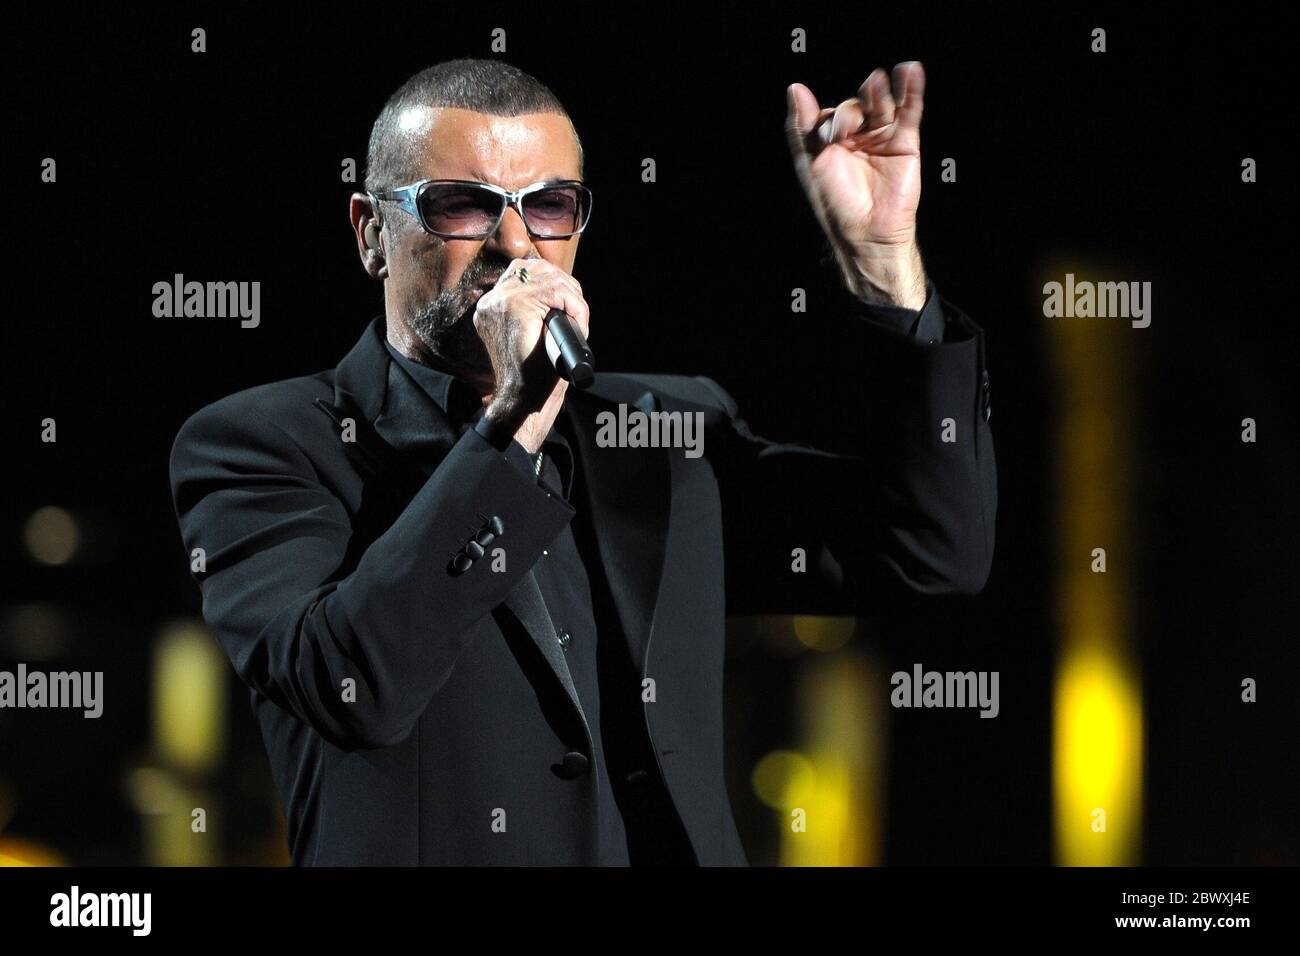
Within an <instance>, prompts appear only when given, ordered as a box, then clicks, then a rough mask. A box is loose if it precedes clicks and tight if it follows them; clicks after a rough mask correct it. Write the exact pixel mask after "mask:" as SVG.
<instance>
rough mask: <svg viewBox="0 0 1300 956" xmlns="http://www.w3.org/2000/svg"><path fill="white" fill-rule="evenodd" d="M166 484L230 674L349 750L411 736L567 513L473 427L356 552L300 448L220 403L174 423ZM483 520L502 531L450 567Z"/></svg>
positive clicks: (340, 507)
mask: <svg viewBox="0 0 1300 956" xmlns="http://www.w3.org/2000/svg"><path fill="white" fill-rule="evenodd" d="M171 486H172V495H173V500H174V503H175V507H176V513H177V518H178V520H179V522H180V529H181V537H182V539H183V541H184V544H185V548H186V550H187V551H188V552H190V554H191V556H193V555H194V553H195V549H199V548H201V549H203V552H204V561H205V563H206V568H205V569H204V570H203V571H201V572H198V573H197V577H198V581H199V585H200V588H201V591H202V595H203V616H204V618H205V620H206V621H207V623H208V626H209V627H210V628H211V629H212V630H213V632H214V633H215V635H216V637H217V639H218V641H219V642H220V643H221V644H222V646H223V647H224V649H225V651H226V653H227V654H228V655H229V657H230V660H231V662H232V663H233V664H234V667H235V670H236V671H237V672H238V674H239V675H240V677H241V678H242V679H243V680H244V681H245V682H246V683H247V684H249V685H250V686H251V687H253V688H254V689H256V690H257V691H259V692H261V693H262V694H264V695H265V696H267V697H268V698H269V699H270V700H272V701H273V702H275V703H276V704H278V705H279V706H281V707H283V708H285V709H287V710H288V711H290V712H291V713H293V714H295V715H297V716H298V717H299V718H301V719H302V720H303V721H305V722H306V723H307V724H309V725H310V726H311V727H313V728H314V729H315V730H316V731H318V732H319V733H320V734H321V735H322V736H323V737H324V738H325V739H327V740H329V741H330V742H331V743H333V744H335V745H336V746H339V747H342V748H344V749H358V748H372V747H383V746H388V745H391V744H394V743H397V742H399V741H401V740H402V739H404V738H405V737H406V736H407V735H408V734H409V733H410V732H411V730H412V728H413V727H414V725H415V722H416V721H417V719H418V718H419V716H420V714H421V713H423V711H424V710H425V708H426V707H427V705H428V703H429V701H430V700H431V699H432V697H433V695H434V693H435V692H436V691H437V689H438V688H439V687H440V686H441V685H442V684H443V682H444V681H445V680H446V679H447V677H448V675H449V674H450V672H451V669H452V667H453V665H454V664H455V662H456V659H457V657H458V655H459V654H460V652H461V650H462V649H463V647H464V646H465V645H466V642H467V641H468V640H469V638H470V637H471V636H472V633H473V631H474V625H475V623H476V622H477V621H479V620H480V619H481V618H483V617H484V616H485V615H487V614H488V613H489V612H490V611H491V610H492V608H494V607H495V606H496V605H497V604H499V603H500V602H501V601H502V600H503V599H504V598H505V597H506V595H507V594H508V592H509V591H510V590H511V589H512V588H513V587H514V586H515V584H516V583H518V581H519V580H520V578H521V577H522V576H523V575H524V574H526V573H527V571H528V569H529V568H530V567H532V565H533V564H534V563H535V562H536V560H537V558H538V557H539V556H540V554H541V552H542V549H543V548H545V547H547V546H548V545H549V543H550V542H551V541H552V540H553V539H554V538H555V536H556V535H557V534H558V533H559V532H560V531H561V530H562V529H563V527H564V525H565V524H566V523H567V522H568V521H569V519H570V518H571V517H572V516H573V513H574V512H573V509H572V508H571V507H570V506H569V505H568V504H567V503H566V502H564V501H563V499H561V498H557V497H554V496H552V495H551V494H550V493H549V492H547V491H546V490H545V489H544V488H542V487H540V486H539V485H538V484H537V482H536V481H533V480H531V479H530V476H528V475H526V474H524V473H522V472H521V471H520V470H519V469H517V468H516V467H514V466H513V465H511V464H510V463H509V462H507V461H506V459H505V458H504V457H503V456H502V455H501V453H500V452H498V451H497V450H495V449H494V448H492V447H491V446H490V445H489V444H488V443H487V442H486V440H485V439H484V438H483V437H482V436H481V435H479V434H478V433H477V432H475V431H474V430H472V429H469V430H467V431H466V432H465V433H464V434H463V435H462V436H461V437H460V440H459V441H458V442H457V443H456V444H455V445H454V446H453V447H452V449H451V451H450V452H449V453H448V454H447V456H446V458H445V459H444V460H443V461H442V462H441V463H440V464H439V465H438V467H437V468H436V469H435V470H434V471H433V472H432V474H430V476H429V478H428V480H427V481H426V482H425V483H424V485H423V486H422V487H421V488H420V489H419V491H418V492H417V493H416V494H415V496H414V497H413V498H412V499H411V500H410V502H409V503H408V504H407V505H406V507H405V510H403V511H402V513H401V514H400V515H399V516H398V518H397V519H396V521H394V522H393V524H392V525H391V526H390V527H389V528H388V530H387V531H386V532H384V533H383V534H382V535H381V536H379V537H377V538H376V539H375V540H374V541H373V542H372V543H370V544H369V546H368V547H367V548H366V549H365V550H364V552H363V553H361V554H360V556H359V558H358V557H357V556H356V555H355V554H353V553H352V552H351V551H350V542H351V539H352V537H353V534H354V529H353V522H352V520H351V519H350V516H349V514H348V511H347V509H346V508H345V506H344V503H343V502H342V501H341V500H340V499H339V497H337V496H336V495H335V494H333V493H332V492H331V491H330V490H329V489H327V488H326V487H325V486H324V485H323V484H322V483H321V481H320V479H319V477H318V475H317V472H316V469H315V467H314V466H313V465H312V463H311V461H310V459H309V458H308V457H307V455H306V454H305V453H304V452H303V451H302V449H301V448H300V447H299V446H298V444H297V443H296V442H295V441H294V440H293V439H292V438H291V437H290V436H289V435H288V434H287V433H286V432H285V431H283V430H282V429H281V428H279V427H278V426H277V425H276V424H274V423H272V422H271V421H269V420H267V419H266V418H264V417H262V416H261V415H259V414H257V413H256V412H249V411H248V410H247V409H244V410H242V412H237V411H236V410H234V409H227V408H223V404H222V403H217V404H216V405H213V406H209V407H208V408H206V409H204V410H202V411H201V412H199V413H197V414H196V415H195V416H193V417H192V418H191V419H190V420H189V421H187V422H186V423H185V425H184V426H183V427H182V429H181V431H180V433H179V435H178V436H177V439H176V442H175V444H174V446H173V449H172V456H171ZM493 517H495V518H497V519H498V520H499V521H500V524H501V528H502V534H501V535H500V537H498V538H496V539H495V540H494V541H492V542H490V543H489V544H488V546H487V548H486V549H485V550H486V552H487V553H486V555H485V556H484V557H483V558H482V559H480V560H478V561H476V562H475V563H473V564H472V565H471V566H470V568H469V569H468V570H466V571H463V572H459V573H458V572H457V571H456V569H455V568H454V567H453V566H452V564H451V559H452V558H453V556H454V555H456V554H457V553H459V552H460V551H461V550H462V548H463V546H464V545H465V544H466V542H467V541H469V540H470V539H471V538H473V536H474V535H475V533H476V532H477V531H478V530H480V529H482V528H483V527H484V525H485V523H486V522H487V521H488V519H490V518H493ZM352 547H355V545H352ZM496 547H501V548H503V549H504V550H505V551H506V555H507V557H506V561H505V570H501V571H494V570H493V568H492V566H491V565H492V563H493V562H492V551H493V549H494V548H496ZM191 566H192V567H193V564H192V565H191Z"/></svg>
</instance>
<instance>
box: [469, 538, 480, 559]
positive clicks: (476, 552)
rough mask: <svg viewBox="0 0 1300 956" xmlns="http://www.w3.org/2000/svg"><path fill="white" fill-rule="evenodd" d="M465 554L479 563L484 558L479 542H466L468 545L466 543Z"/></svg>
mask: <svg viewBox="0 0 1300 956" xmlns="http://www.w3.org/2000/svg"><path fill="white" fill-rule="evenodd" d="M465 553H466V554H468V555H469V556H470V557H471V558H473V559H474V560H475V561H477V560H478V559H479V558H481V557H483V549H482V548H481V547H480V546H479V544H478V542H477V541H468V542H466V543H465Z"/></svg>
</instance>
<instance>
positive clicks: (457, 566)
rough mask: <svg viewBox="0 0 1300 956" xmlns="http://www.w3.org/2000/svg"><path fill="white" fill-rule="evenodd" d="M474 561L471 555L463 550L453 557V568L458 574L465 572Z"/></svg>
mask: <svg viewBox="0 0 1300 956" xmlns="http://www.w3.org/2000/svg"><path fill="white" fill-rule="evenodd" d="M473 563H474V562H473V561H471V560H470V557H469V555H468V554H465V553H464V552H461V553H460V554H458V555H456V557H454V558H452V559H451V566H452V569H453V570H454V571H455V572H456V573H457V574H464V573H465V572H466V571H468V570H469V569H470V566H471V565H473Z"/></svg>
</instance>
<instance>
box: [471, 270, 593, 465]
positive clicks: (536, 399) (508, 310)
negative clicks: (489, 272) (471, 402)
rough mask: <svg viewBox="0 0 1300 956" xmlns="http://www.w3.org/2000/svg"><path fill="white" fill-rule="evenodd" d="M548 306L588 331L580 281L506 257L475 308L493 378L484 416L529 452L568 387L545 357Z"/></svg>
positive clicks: (537, 443) (542, 437) (543, 436)
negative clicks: (506, 263)
mask: <svg viewBox="0 0 1300 956" xmlns="http://www.w3.org/2000/svg"><path fill="white" fill-rule="evenodd" d="M552 309H560V310H562V311H563V312H565V313H566V314H567V315H568V316H569V317H570V318H571V319H572V320H573V324H574V325H575V326H576V327H577V329H578V330H579V331H580V332H581V333H582V336H583V338H584V339H586V338H587V336H588V335H589V334H590V333H589V331H588V329H589V323H590V315H591V313H590V310H589V309H588V308H587V301H586V299H584V298H583V297H582V285H581V284H580V283H579V282H578V280H577V279H575V278H574V277H573V276H571V275H570V274H569V273H567V272H565V271H564V270H563V269H561V268H560V267H559V266H557V265H554V264H553V263H551V262H548V261H547V260H545V259H542V258H533V259H513V260H511V262H510V265H509V266H508V267H507V268H506V270H505V272H503V273H502V274H501V278H500V279H498V280H497V283H496V285H495V286H493V287H492V288H491V289H489V290H488V291H487V292H484V293H483V295H482V296H481V297H480V298H479V300H478V305H477V306H476V308H475V310H474V328H475V330H476V331H477V332H478V335H479V338H481V339H482V340H483V345H484V347H485V348H486V349H487V353H488V358H489V359H490V360H491V362H492V372H493V375H494V378H495V382H496V384H495V386H494V387H493V390H492V393H491V394H490V395H489V396H488V398H487V399H486V401H487V402H488V405H487V408H486V409H485V410H484V413H483V414H484V417H485V418H487V419H488V420H489V421H491V422H493V423H494V424H496V425H498V426H499V427H501V428H504V429H506V430H508V431H509V432H510V433H512V434H513V435H514V438H515V441H517V442H519V444H521V445H522V446H523V447H524V448H525V449H526V450H527V451H528V452H529V454H536V453H537V451H538V450H539V449H540V448H541V447H542V442H544V441H545V440H546V436H547V434H548V433H549V432H550V430H551V426H552V425H553V424H554V423H555V419H556V416H557V415H559V413H560V408H561V406H562V405H563V404H564V396H565V393H566V392H567V391H568V388H569V383H568V382H567V381H565V380H564V379H563V378H561V377H560V375H559V374H558V373H557V371H556V368H555V366H554V365H553V364H552V362H551V359H550V358H549V357H548V355H547V349H546V338H547V330H546V318H547V316H548V315H549V314H550V312H551V310H552Z"/></svg>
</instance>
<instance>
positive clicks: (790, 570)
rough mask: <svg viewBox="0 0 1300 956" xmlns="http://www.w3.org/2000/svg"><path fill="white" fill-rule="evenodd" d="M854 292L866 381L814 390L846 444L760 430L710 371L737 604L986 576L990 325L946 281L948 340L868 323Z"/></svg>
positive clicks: (754, 608)
mask: <svg viewBox="0 0 1300 956" xmlns="http://www.w3.org/2000/svg"><path fill="white" fill-rule="evenodd" d="M849 298H851V297H847V296H845V297H844V298H843V299H842V304H843V306H844V307H845V309H846V310H847V311H850V312H852V313H853V314H854V315H855V316H856V317H857V318H858V319H859V325H858V328H857V329H856V330H855V331H856V334H857V335H859V336H860V345H861V350H860V353H858V352H855V355H857V356H858V357H855V358H853V359H852V360H851V361H852V363H853V364H854V366H855V372H856V375H857V379H858V380H857V381H856V382H855V383H854V385H855V386H856V387H854V388H850V389H848V390H843V391H846V392H847V396H846V395H839V396H835V397H833V398H832V397H830V391H829V390H828V391H826V392H824V393H820V394H817V395H816V396H812V395H807V396H803V397H804V398H806V399H813V400H814V401H815V400H821V401H822V402H823V403H824V404H823V406H822V414H827V415H832V416H834V417H835V418H836V420H837V421H838V422H839V425H838V426H837V430H838V431H839V432H840V433H841V436H842V438H843V443H844V445H845V446H846V447H845V448H844V449H842V450H840V451H836V452H830V451H824V450H819V449H816V448H812V447H810V446H807V445H802V444H797V443H784V444H783V443H777V442H773V441H769V440H767V439H765V438H762V437H760V436H757V435H755V434H754V433H753V432H752V431H751V430H750V428H749V426H748V424H747V423H746V422H745V420H744V419H743V418H741V417H740V415H739V413H738V409H737V406H736V402H735V400H734V399H733V398H732V397H731V396H730V395H728V394H727V393H726V392H725V391H724V390H723V389H722V388H721V387H720V386H719V385H718V384H717V383H716V382H713V381H712V380H710V379H701V381H703V382H704V383H705V384H706V385H707V386H708V387H709V388H710V389H711V390H712V391H713V392H714V394H715V396H716V397H717V399H718V400H719V401H720V402H721V404H722V405H723V407H724V409H725V411H726V414H727V415H728V416H729V418H730V420H731V421H730V428H728V429H726V430H724V432H723V435H724V438H723V440H724V442H725V443H726V446H727V447H726V451H725V453H724V454H723V455H722V456H721V458H722V464H723V467H722V469H721V474H720V483H721V487H722V493H723V514H724V531H725V534H726V553H727V565H728V566H727V580H728V592H729V593H728V608H729V611H730V612H731V613H794V612H802V613H843V614H859V613H864V612H866V611H867V610H868V609H869V608H871V607H872V606H873V604H874V603H875V602H877V601H879V599H880V598H881V596H882V595H883V594H885V593H887V592H888V591H890V590H897V589H902V590H903V591H905V592H910V593H915V594H924V595H936V594H977V593H979V592H980V591H981V590H982V589H983V587H984V584H985V582H986V580H987V578H988V575H989V570H990V567H991V564H992V557H993V539H994V519H995V516H996V511H997V470H996V462H995V459H994V453H993V436H992V432H991V431H990V430H989V425H988V413H989V409H988V403H987V396H988V388H987V381H988V378H987V371H986V369H985V367H984V356H983V353H984V347H983V346H984V342H983V334H984V333H983V331H982V330H981V329H980V328H979V327H978V326H976V325H975V324H974V323H973V322H972V321H971V320H970V319H969V317H968V316H966V315H965V313H963V312H961V310H959V309H957V308H956V307H955V306H953V305H952V304H951V303H949V302H947V301H946V300H942V299H941V298H940V297H939V296H938V293H937V290H933V289H932V295H931V299H930V300H928V301H927V305H926V309H925V311H926V312H929V313H930V315H931V316H932V318H930V319H928V321H930V322H933V321H934V318H937V319H938V320H939V322H940V326H939V328H941V329H942V330H943V331H942V334H943V335H944V338H943V339H942V340H939V341H933V342H930V341H927V340H926V339H923V338H918V337H916V336H915V335H913V334H905V333H903V332H901V331H896V330H893V329H890V328H887V327H885V326H883V325H882V324H881V323H879V322H870V321H868V322H862V321H861V319H863V318H867V319H870V318H873V316H872V315H871V314H870V312H869V307H862V304H861V303H860V302H857V300H852V301H853V302H854V303H856V304H857V306H858V307H859V308H856V309H855V308H853V307H852V306H851V305H850V303H849V302H848V301H847V300H848V299H849ZM912 314H913V315H916V313H912ZM808 391H811V390H808ZM796 549H800V550H796ZM800 555H802V559H801V558H800ZM801 560H802V567H801Z"/></svg>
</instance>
